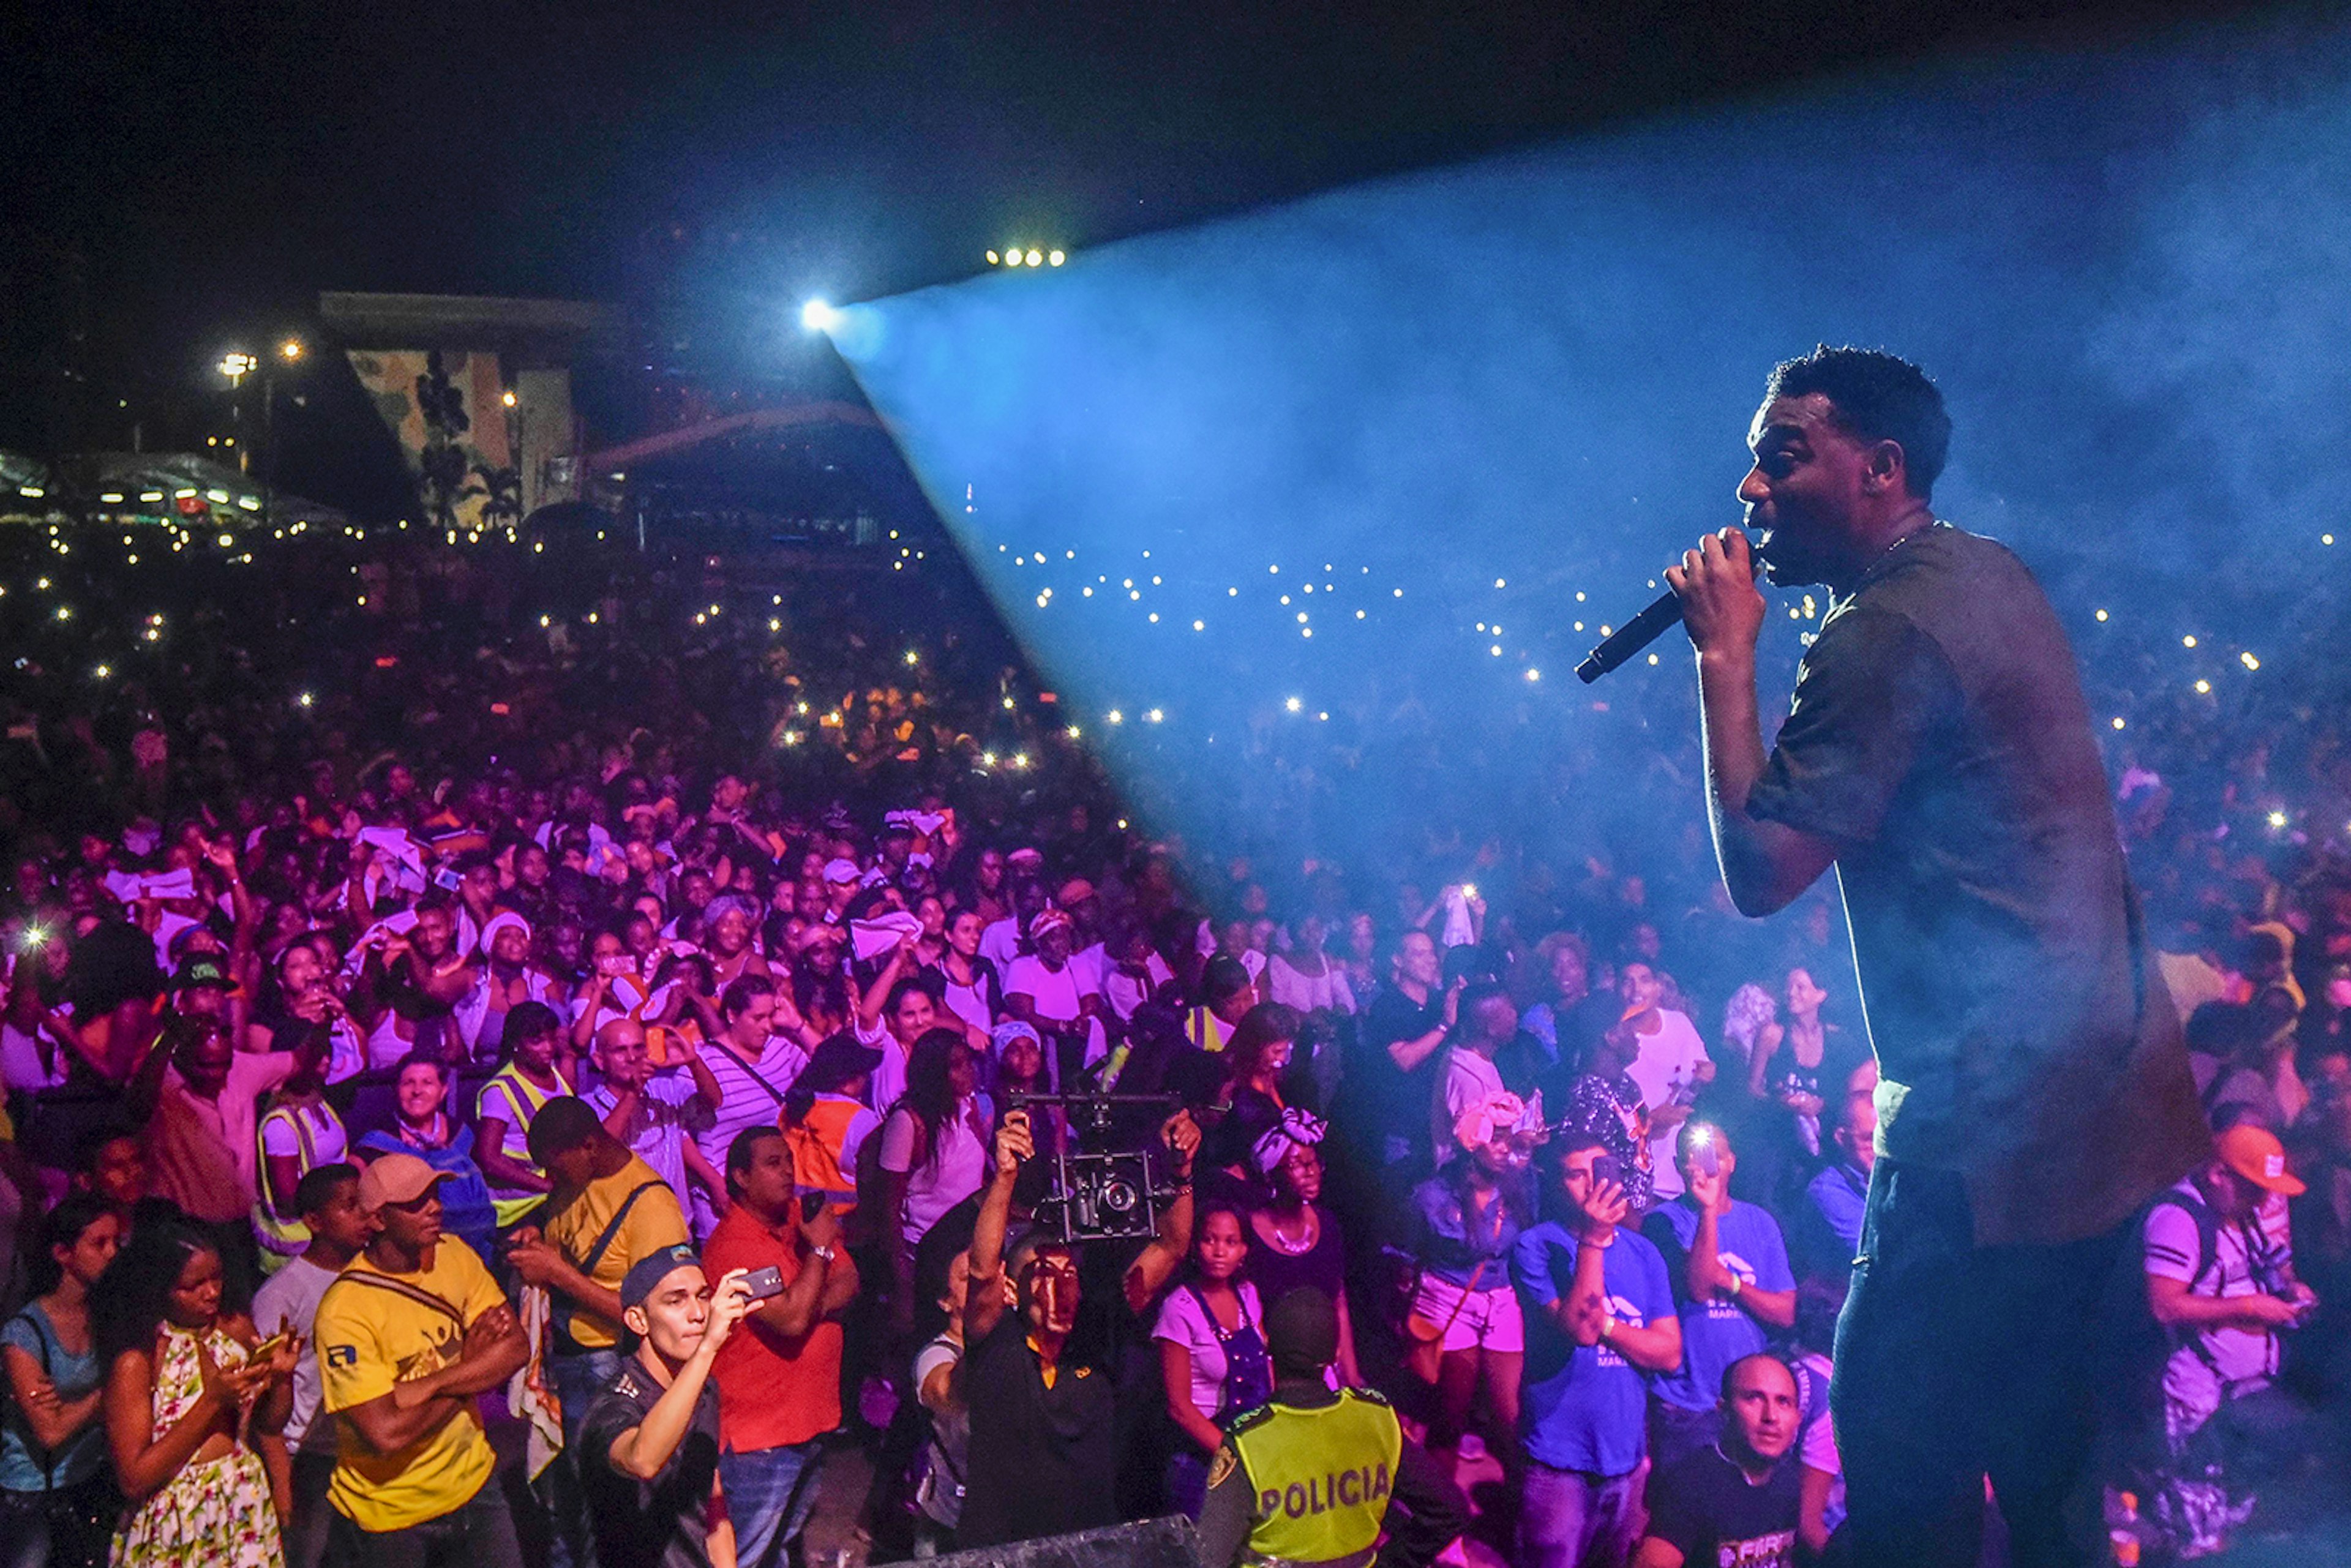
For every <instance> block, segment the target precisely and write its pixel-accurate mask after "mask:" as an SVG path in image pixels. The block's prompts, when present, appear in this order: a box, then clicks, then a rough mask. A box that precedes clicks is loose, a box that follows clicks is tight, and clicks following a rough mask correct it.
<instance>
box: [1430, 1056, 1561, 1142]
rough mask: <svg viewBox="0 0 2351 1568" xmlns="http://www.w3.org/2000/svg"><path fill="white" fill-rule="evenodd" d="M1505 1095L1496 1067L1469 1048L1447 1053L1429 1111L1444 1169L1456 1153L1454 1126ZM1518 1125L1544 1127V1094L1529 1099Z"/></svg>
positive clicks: (1537, 1094)
mask: <svg viewBox="0 0 2351 1568" xmlns="http://www.w3.org/2000/svg"><path fill="white" fill-rule="evenodd" d="M1503 1092H1506V1091H1505V1089H1504V1086H1503V1083H1502V1075H1501V1074H1500V1073H1499V1072H1498V1071H1495V1069H1494V1064H1493V1063H1492V1062H1490V1061H1487V1060H1486V1059H1485V1058H1484V1057H1482V1056H1480V1055H1479V1054H1478V1053H1477V1052H1476V1051H1471V1050H1470V1049H1469V1048H1468V1046H1463V1045H1457V1046H1455V1047H1453V1048H1452V1049H1451V1050H1449V1051H1447V1052H1446V1053H1445V1071H1443V1072H1442V1073H1440V1074H1438V1076H1437V1092H1436V1093H1435V1095H1434V1096H1433V1097H1432V1099H1431V1101H1430V1103H1429V1107H1428V1133H1429V1137H1430V1139H1431V1140H1432V1141H1433V1142H1434V1144H1435V1145H1436V1153H1437V1164H1438V1165H1443V1164H1444V1163H1445V1161H1446V1159H1447V1156H1449V1155H1451V1154H1452V1153H1453V1151H1454V1148H1455V1144H1454V1138H1453V1124H1455V1123H1456V1122H1458V1121H1459V1120H1460V1119H1461V1113H1463V1112H1464V1111H1468V1110H1472V1109H1475V1108H1476V1107H1478V1106H1479V1105H1483V1104H1484V1103H1486V1102H1487V1101H1488V1100H1490V1099H1492V1098H1493V1097H1494V1096H1495V1095H1497V1094H1500V1093H1503ZM1519 1124H1520V1126H1522V1127H1529V1128H1533V1127H1540V1126H1541V1125H1542V1092H1541V1090H1537V1091H1536V1092H1534V1093H1532V1094H1531V1095H1530V1096H1528V1098H1527V1103H1526V1109H1525V1111H1523V1112H1522V1113H1520V1117H1519Z"/></svg>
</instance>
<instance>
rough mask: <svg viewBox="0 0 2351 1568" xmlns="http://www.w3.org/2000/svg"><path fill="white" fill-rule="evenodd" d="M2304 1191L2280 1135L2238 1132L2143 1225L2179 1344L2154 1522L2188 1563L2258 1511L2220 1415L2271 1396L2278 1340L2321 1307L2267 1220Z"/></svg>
mask: <svg viewBox="0 0 2351 1568" xmlns="http://www.w3.org/2000/svg"><path fill="white" fill-rule="evenodd" d="M2303 1191H2304V1186H2303V1183H2302V1181H2301V1179H2300V1178H2299V1177H2297V1176H2294V1173H2293V1172H2292V1171H2290V1170H2288V1169H2287V1168H2286V1158H2285V1148H2284V1145H2282V1144H2280V1143H2279V1142H2278V1139H2277V1134H2274V1133H2273V1132H2271V1131H2270V1130H2269V1129H2268V1128H2266V1127H2262V1126H2259V1125H2256V1124H2252V1123H2240V1124H2237V1125H2236V1126H2233V1127H2231V1128H2229V1129H2228V1130H2227V1131H2225V1132H2223V1133H2222V1134H2220V1137H2219V1138H2218V1139H2217V1140H2216V1144H2215V1150H2214V1155H2213V1158H2212V1159H2211V1160H2210V1161H2209V1162H2208V1163H2207V1164H2205V1165H2204V1166H2202V1167H2201V1168H2200V1169H2199V1170H2196V1171H2194V1172H2192V1173H2191V1174H2189V1176H2187V1177H2185V1178H2184V1179H2182V1180H2181V1181H2180V1182H2179V1185H2178V1186H2174V1187H2172V1188H2171V1189H2170V1190H2169V1191H2168V1192H2166V1193H2165V1194H2164V1195H2163V1196H2162V1197H2159V1198H2158V1199H2157V1200H2156V1202H2155V1207H2153V1208H2152V1209H2151V1210H2149V1211H2148V1214H2147V1254H2146V1259H2147V1260H2146V1269H2147V1305H2148V1307H2149V1308H2150V1309H2151V1310H2152V1311H2153V1312H2154V1314H2155V1320H2156V1322H2158V1323H2161V1324H2162V1325H2163V1326H2164V1328H2165V1330H2166V1331H2167V1332H2168V1334H2169V1336H2170V1340H2171V1354H2170V1356H2169V1358H2168V1360H2167V1361H2166V1362H2165V1363H2164V1368H2163V1427H2164V1437H2165V1439H2166V1446H2167V1449H2168V1463H2167V1464H2166V1465H2165V1466H2164V1468H2163V1469H2162V1471H2161V1472H2160V1474H2159V1475H2158V1478H2157V1482H2156V1485H2155V1488H2154V1490H2153V1495H2152V1496H2151V1498H2150V1499H2149V1507H2148V1510H2147V1522H2148V1523H2149V1524H2151V1525H2152V1526H2154V1527H2155V1528H2156V1530H2158V1531H2160V1532H2161V1533H2162V1534H2163V1535H2164V1536H2165V1537H2166V1538H2168V1543H2169V1544H2170V1546H2171V1547H2172V1548H2173V1549H2174V1551H2175V1552H2177V1553H2178V1554H2179V1556H2181V1557H2191V1556H2202V1555H2205V1554H2206V1553H2209V1552H2217V1551H2219V1550H2220V1548H2221V1546H2222V1545H2224V1544H2225V1543H2226V1540H2227V1532H2228V1531H2229V1529H2230V1527H2231V1526H2232V1525H2235V1524H2239V1523H2241V1522H2243V1521H2244V1520H2245V1519H2246V1518H2247V1517H2249V1516H2250V1515H2251V1514H2252V1509H2253V1504H2254V1494H2253V1492H2252V1490H2251V1488H2250V1487H2249V1486H2247V1484H2246V1477H2245V1476H2244V1475H2243V1474H2241V1473H2238V1474H2231V1473H2229V1472H2228V1469H2226V1468H2225V1467H2226V1465H2227V1461H2228V1459H2229V1458H2230V1457H2231V1456H2230V1455H2229V1453H2228V1450H2229V1449H2230V1448H2232V1447H2234V1446H2235V1445H2233V1444H2231V1443H2230V1442H2229V1441H2228V1440H2227V1433H2228V1430H2229V1429H2230V1427H2231V1426H2232V1425H2233V1423H2232V1422H2231V1421H2229V1420H2227V1419H2223V1420H2220V1421H2215V1420H2214V1419H2213V1417H2214V1416H2218V1415H2220V1412H2221V1411H2222V1409H2223V1408H2224V1407H2225V1406H2229V1405H2231V1404H2232V1403H2233V1402H2235V1401H2237V1400H2240V1399H2243V1398H2245V1397H2247V1396H2251V1395H2256V1394H2261V1393H2262V1392H2263V1391H2265V1390H2267V1389H2268V1388H2269V1386H2270V1384H2271V1381H2272V1380H2273V1378H2274V1377H2276V1375H2277V1370H2278V1351H2279V1334H2280V1332H2281V1331H2283V1330H2285V1329H2291V1328H2295V1327H2298V1326H2300V1324H2301V1323H2302V1322H2304V1319H2306V1318H2307V1317H2308V1316H2309V1314H2310V1311H2311V1309H2312V1308H2314V1306H2316V1305H2317V1302H2318V1298H2317V1297H2316V1296H2315V1295H2314V1294H2313V1293H2312V1291H2311V1289H2310V1287H2309V1286H2307V1285H2305V1284H2304V1283H2303V1282H2302V1281H2299V1280H2297V1279H2295V1278H2294V1258H2293V1253H2292V1251H2291V1249H2290V1248H2289V1247H2288V1245H2287V1243H2286V1241H2285V1239H2284V1236H2285V1229H2284V1221H2283V1217H2282V1216H2278V1217H2275V1219H2276V1223H2274V1224H2273V1223H2271V1220H2272V1218H2273V1216H2270V1215H2265V1214H2264V1213H2263V1212H2262V1211H2263V1208H2264V1207H2265V1206H2271V1205H2273V1203H2275V1202H2277V1201H2278V1200H2282V1199H2284V1198H2289V1197H2299V1196H2300V1195H2301V1194H2302V1192H2303Z"/></svg>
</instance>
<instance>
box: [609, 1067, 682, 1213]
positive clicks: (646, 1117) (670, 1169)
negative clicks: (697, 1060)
mask: <svg viewBox="0 0 2351 1568" xmlns="http://www.w3.org/2000/svg"><path fill="white" fill-rule="evenodd" d="M694 1097H695V1088H694V1078H693V1075H692V1074H691V1073H690V1072H688V1071H685V1070H684V1069H668V1070H664V1071H657V1072H655V1073H654V1074H653V1076H652V1077H651V1078H649V1079H647V1080H646V1081H645V1086H644V1089H643V1092H641V1093H640V1094H639V1095H638V1096H637V1135H636V1136H635V1137H634V1138H632V1139H631V1140H629V1152H630V1153H632V1154H633V1155H636V1156H637V1157H638V1158H639V1159H641V1160H643V1161H644V1162H645V1164H647V1165H649V1166H653V1174H654V1175H655V1176H659V1177H661V1178H662V1180H664V1181H665V1182H667V1183H669V1187H670V1190H671V1191H672V1192H674V1193H675V1194H676V1195H677V1199H678V1202H679V1204H680V1205H684V1204H685V1203H686V1202H688V1201H689V1198H688V1196H687V1195H688V1194H689V1193H691V1192H692V1191H693V1185H692V1184H691V1183H690V1182H688V1181H687V1180H686V1176H685V1139H686V1132H685V1122H686V1113H685V1110H684V1107H685V1106H687V1105H689V1104H691V1103H693V1100H694ZM581 1098H582V1099H584V1100H586V1101H587V1102H588V1106H589V1109H590V1110H592V1111H594V1112H595V1113H596V1119H597V1120H598V1121H600V1122H601V1121H602V1120H603V1119H604V1118H605V1117H607V1116H609V1115H611V1113H612V1107H613V1106H615V1105H617V1104H619V1103H620V1096H619V1095H617V1094H615V1093H613V1092H612V1089H611V1085H610V1084H607V1083H599V1084H598V1085H596V1087H595V1088H593V1089H590V1091H588V1092H587V1093H586V1094H584V1095H582V1096H581Z"/></svg>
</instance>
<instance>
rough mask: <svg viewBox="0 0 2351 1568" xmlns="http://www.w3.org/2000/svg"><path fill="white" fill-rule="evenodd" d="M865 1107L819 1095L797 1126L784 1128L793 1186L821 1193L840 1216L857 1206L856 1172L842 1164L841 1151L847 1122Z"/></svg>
mask: <svg viewBox="0 0 2351 1568" xmlns="http://www.w3.org/2000/svg"><path fill="white" fill-rule="evenodd" d="M864 1109H865V1107H864V1106H862V1105H861V1104H859V1103H857V1102H856V1101H854V1100H851V1099H846V1098H841V1097H837V1096H828V1095H819V1096H818V1097H817V1102H816V1103H815V1104H813V1105H811V1106H810V1107H809V1113H808V1115H807V1117H806V1118H805V1119H804V1120H803V1121H802V1122H801V1123H800V1124H799V1126H797V1127H785V1128H783V1134H784V1142H785V1143H786V1145H789V1147H790V1149H791V1151H792V1184H793V1186H796V1187H797V1188H798V1189H799V1191H801V1192H803V1193H810V1192H820V1193H822V1194H824V1197H825V1204H826V1207H829V1208H831V1210H832V1212H833V1213H834V1214H835V1215H836V1216H839V1217H840V1218H848V1217H849V1216H850V1215H851V1214H852V1213H854V1212H855V1211H856V1208H857V1173H856V1171H854V1170H842V1169H841V1148H842V1146H843V1145H846V1144H847V1143H848V1142H849V1124H851V1123H852V1122H854V1121H855V1120H857V1117H858V1114H859V1113H861V1112H862V1111H863V1110H864ZM781 1120H782V1118H780V1117H778V1121H781ZM869 1135H870V1134H869Z"/></svg>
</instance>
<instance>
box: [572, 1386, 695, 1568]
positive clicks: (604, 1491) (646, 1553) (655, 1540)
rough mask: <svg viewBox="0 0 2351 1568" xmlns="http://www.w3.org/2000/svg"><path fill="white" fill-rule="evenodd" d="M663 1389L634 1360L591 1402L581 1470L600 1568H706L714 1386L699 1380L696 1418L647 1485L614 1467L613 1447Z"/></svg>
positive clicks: (584, 1428)
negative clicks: (659, 1471)
mask: <svg viewBox="0 0 2351 1568" xmlns="http://www.w3.org/2000/svg"><path fill="white" fill-rule="evenodd" d="M661 1396H662V1389H661V1387H660V1386H659V1385H656V1384H655V1383H654V1382H653V1378H652V1377H651V1376H650V1375H648V1374H647V1373H646V1372H645V1369H644V1368H643V1367H642V1366H640V1365H638V1364H637V1362H636V1360H635V1358H634V1357H632V1358H630V1359H629V1360H628V1361H625V1362H623V1363H622V1364H621V1375H620V1377H619V1378H618V1379H617V1380H616V1381H615V1382H614V1383H613V1385H612V1386H611V1387H610V1388H608V1389H606V1390H605V1391H604V1392H603V1393H601V1394H600V1395H598V1396H596V1402H595V1403H594V1404H593V1405H590V1406H589V1407H588V1418H587V1420H586V1422H585V1423H583V1424H582V1426H581V1427H580V1476H581V1478H582V1484H583V1486H584V1487H585V1490H586V1491H587V1494H588V1518H589V1522H590V1524H591V1525H592V1526H593V1527H594V1530H595V1532H596V1560H597V1562H598V1563H601V1564H602V1565H603V1568H710V1553H709V1552H708V1550H707V1548H706V1547H705V1544H704V1542H705V1538H706V1536H707V1535H708V1533H709V1529H710V1521H709V1509H710V1486H711V1479H712V1478H713V1477H715V1476H716V1474H717V1473H718V1388H717V1385H715V1384H711V1383H707V1382H705V1384H704V1385H702V1395H701V1397H699V1398H698V1399H696V1400H695V1405H694V1420H693V1422H692V1424H690V1425H689V1426H688V1427H686V1430H685V1436H684V1437H683V1438H682V1439H680V1440H679V1442H678V1445H677V1448H676V1449H675V1451H674V1452H673V1453H672V1454H671V1455H670V1457H669V1463H667V1464H666V1465H664V1466H663V1467H662V1470H661V1474H659V1475H658V1476H655V1477H654V1478H653V1479H652V1480H650V1481H641V1480H638V1479H636V1478H635V1477H633V1476H626V1475H622V1473H621V1472H620V1471H619V1470H616V1469H613V1468H612V1461H611V1452H612V1443H613V1441H614V1439H616V1438H618V1437H620V1435H621V1434H622V1433H623V1432H625V1431H627V1430H628V1429H629V1428H630V1427H635V1426H640V1425H642V1424H643V1421H644V1418H645V1416H646V1415H647V1414H648V1413H649V1412H651V1411H652V1409H653V1405H654V1404H655V1402H656V1401H658V1400H659V1399H660V1398H661Z"/></svg>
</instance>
